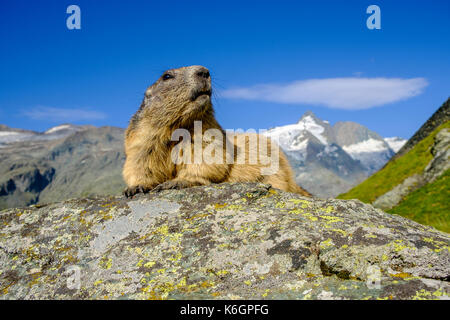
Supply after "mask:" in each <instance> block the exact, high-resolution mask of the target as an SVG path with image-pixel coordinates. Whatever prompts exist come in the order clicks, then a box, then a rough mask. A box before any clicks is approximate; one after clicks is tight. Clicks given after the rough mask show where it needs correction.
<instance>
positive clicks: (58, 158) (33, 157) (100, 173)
mask: <svg viewBox="0 0 450 320" xmlns="http://www.w3.org/2000/svg"><path fill="white" fill-rule="evenodd" d="M122 150H123V129H120V128H114V127H102V128H96V127H92V126H73V125H61V126H58V127H55V128H52V129H50V130H48V131H46V132H44V133H38V132H33V131H25V130H18V129H11V128H8V127H6V126H2V127H0V209H2V208H7V207H16V206H24V205H28V204H34V203H45V202H52V201H60V200H65V199H68V198H73V197H83V196H88V195H93V194H103V195H107V194H118V193H120V191H121V190H122V189H123V187H124V183H123V181H122V178H121V167H122V165H123V162H124V159H125V157H124V154H123V151H122Z"/></svg>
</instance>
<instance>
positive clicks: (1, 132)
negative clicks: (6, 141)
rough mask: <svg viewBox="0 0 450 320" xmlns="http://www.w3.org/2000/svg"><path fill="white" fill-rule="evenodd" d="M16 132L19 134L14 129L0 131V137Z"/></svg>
mask: <svg viewBox="0 0 450 320" xmlns="http://www.w3.org/2000/svg"><path fill="white" fill-rule="evenodd" d="M16 134H19V132H15V131H0V137H4V136H11V135H16Z"/></svg>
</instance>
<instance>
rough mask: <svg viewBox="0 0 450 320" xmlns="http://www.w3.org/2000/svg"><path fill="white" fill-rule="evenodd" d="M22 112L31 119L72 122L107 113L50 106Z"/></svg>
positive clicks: (104, 115)
mask: <svg viewBox="0 0 450 320" xmlns="http://www.w3.org/2000/svg"><path fill="white" fill-rule="evenodd" d="M22 114H23V115H24V116H26V117H28V118H31V119H33V120H48V121H55V122H62V121H66V122H73V121H82V120H101V119H105V118H106V117H107V115H106V114H105V113H103V112H99V111H93V110H87V109H62V108H51V107H35V108H32V109H30V110H24V111H23V112H22Z"/></svg>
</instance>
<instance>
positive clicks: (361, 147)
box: [343, 138, 388, 155]
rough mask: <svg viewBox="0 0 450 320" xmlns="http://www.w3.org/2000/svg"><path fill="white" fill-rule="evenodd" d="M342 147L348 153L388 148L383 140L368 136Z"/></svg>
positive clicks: (377, 150)
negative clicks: (365, 138)
mask: <svg viewBox="0 0 450 320" xmlns="http://www.w3.org/2000/svg"><path fill="white" fill-rule="evenodd" d="M343 149H344V150H345V152H347V153H348V154H350V155H353V154H358V153H363V152H379V151H384V150H386V149H388V148H387V147H386V144H385V142H384V141H383V140H376V139H373V138H369V139H367V140H364V141H361V142H358V143H355V144H351V145H349V146H344V147H343Z"/></svg>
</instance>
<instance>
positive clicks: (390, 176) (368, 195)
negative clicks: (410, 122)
mask: <svg viewBox="0 0 450 320" xmlns="http://www.w3.org/2000/svg"><path fill="white" fill-rule="evenodd" d="M443 128H450V121H447V122H446V123H444V124H442V125H440V126H439V127H437V128H436V129H435V130H434V131H433V132H432V133H431V134H430V135H429V136H428V137H426V138H425V139H423V140H422V141H420V142H419V143H417V144H416V145H415V146H414V148H412V149H411V150H410V151H409V152H408V153H406V154H404V155H403V156H401V157H399V158H397V159H395V160H393V161H391V162H389V163H388V164H387V165H386V167H384V168H383V169H382V170H380V171H378V172H376V173H375V174H373V175H372V176H370V177H369V178H368V179H367V180H365V181H364V182H362V183H361V184H359V185H358V186H356V187H354V188H353V189H351V190H350V191H348V192H347V193H343V194H341V195H339V196H338V199H359V200H361V201H363V202H366V203H372V202H373V201H374V200H375V199H376V198H378V197H379V196H381V195H382V194H384V193H386V192H388V191H389V190H391V189H392V188H393V187H395V186H396V185H398V184H400V183H401V182H402V181H403V180H405V179H406V178H408V177H410V176H412V175H413V174H416V173H421V172H422V171H423V170H424V169H425V167H426V165H427V164H428V163H429V162H430V161H431V159H432V158H433V155H432V154H431V146H432V145H433V142H434V137H435V136H436V134H437V133H438V132H439V131H440V130H442V129H443Z"/></svg>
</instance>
